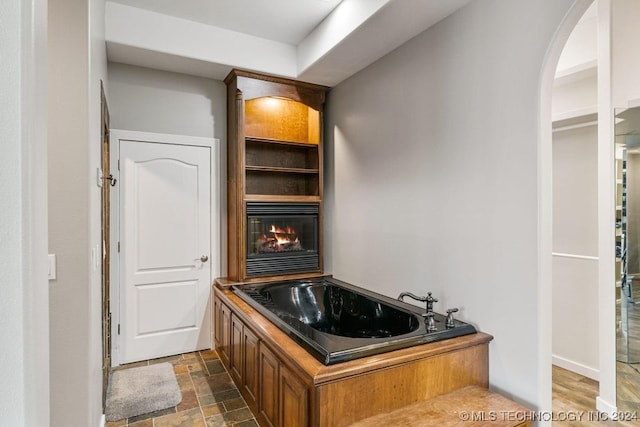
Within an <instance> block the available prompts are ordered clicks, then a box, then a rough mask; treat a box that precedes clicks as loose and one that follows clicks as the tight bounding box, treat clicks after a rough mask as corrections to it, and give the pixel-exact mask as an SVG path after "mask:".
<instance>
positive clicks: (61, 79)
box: [48, 0, 106, 426]
mask: <svg viewBox="0 0 640 427" xmlns="http://www.w3.org/2000/svg"><path fill="white" fill-rule="evenodd" d="M103 10H104V2H103V1H101V0H71V1H68V0H50V1H49V45H48V47H49V252H50V253H53V254H55V255H56V257H57V279H56V280H54V281H51V282H50V333H51V346H50V361H51V425H52V426H69V425H78V426H80V425H82V426H96V425H99V423H100V418H101V415H102V402H101V397H102V379H101V373H100V370H101V364H102V360H101V326H100V316H101V305H100V297H101V287H100V286H101V284H100V250H101V247H102V245H101V235H100V198H99V197H100V191H99V188H98V187H97V185H96V178H95V177H96V168H97V167H99V165H100V161H99V158H100V154H99V153H100V113H99V111H100V98H99V87H100V79H101V78H103V77H104V75H105V74H106V56H105V50H104V35H103V34H104V28H103V22H102V21H103V14H104V12H103Z"/></svg>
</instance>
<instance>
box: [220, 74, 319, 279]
mask: <svg viewBox="0 0 640 427" xmlns="http://www.w3.org/2000/svg"><path fill="white" fill-rule="evenodd" d="M225 83H226V84H227V103H228V115H227V120H228V128H227V132H228V150H227V152H228V158H227V172H228V181H227V195H228V203H227V206H228V245H229V246H228V249H229V252H228V254H229V256H228V274H229V277H230V278H232V279H234V280H244V279H247V275H246V203H247V202H289V203H290V202H317V203H318V204H319V206H320V219H322V182H323V181H322V179H323V177H322V110H323V104H324V99H325V93H326V91H327V90H328V88H327V87H325V86H318V85H314V84H310V83H304V82H298V81H295V80H289V79H283V78H279V77H273V76H265V75H261V74H256V73H250V72H245V71H240V70H233V71H232V72H231V73H230V74H229V75H228V76H227V78H226V79H225ZM320 249H322V236H320ZM321 258H322V257H321Z"/></svg>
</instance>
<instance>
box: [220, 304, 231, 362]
mask: <svg viewBox="0 0 640 427" xmlns="http://www.w3.org/2000/svg"><path fill="white" fill-rule="evenodd" d="M230 346H231V311H230V310H229V307H227V306H226V305H224V304H220V351H219V352H218V355H219V356H220V358H221V359H222V360H223V362H226V363H229V348H230Z"/></svg>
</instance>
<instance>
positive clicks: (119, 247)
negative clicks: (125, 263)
mask: <svg viewBox="0 0 640 427" xmlns="http://www.w3.org/2000/svg"><path fill="white" fill-rule="evenodd" d="M118 253H120V242H118Z"/></svg>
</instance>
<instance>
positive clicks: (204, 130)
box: [109, 62, 227, 141]
mask: <svg viewBox="0 0 640 427" xmlns="http://www.w3.org/2000/svg"><path fill="white" fill-rule="evenodd" d="M226 100H227V89H226V85H225V84H224V83H223V82H221V81H219V80H211V79H206V78H203V77H194V76H188V75H186V74H178V73H171V72H167V71H158V70H152V69H149V68H142V67H136V66H132V65H125V64H119V63H113V62H110V63H109V109H110V112H111V127H112V128H114V129H126V130H137V131H143V132H156V133H168V134H175V135H188V136H202V137H207V138H219V139H221V140H223V141H224V140H226V139H225V137H226V130H227V113H226V110H227V104H226V102H227V101H226Z"/></svg>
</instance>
